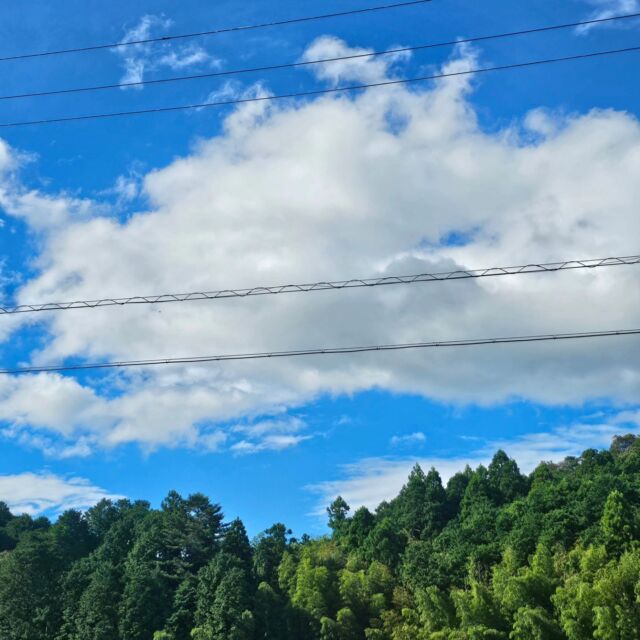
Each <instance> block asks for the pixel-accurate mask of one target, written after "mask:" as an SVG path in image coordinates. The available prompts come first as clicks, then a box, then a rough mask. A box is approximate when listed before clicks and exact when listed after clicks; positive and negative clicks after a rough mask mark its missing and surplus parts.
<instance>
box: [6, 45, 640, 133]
mask: <svg viewBox="0 0 640 640" xmlns="http://www.w3.org/2000/svg"><path fill="white" fill-rule="evenodd" d="M638 51H640V46H636V47H625V48H623V49H609V50H607V51H595V52H591V53H581V54H577V55H573V56H562V57H557V58H546V59H544V60H531V61H528V62H516V63H512V64H505V65H497V66H493V67H479V68H476V69H469V70H466V71H452V72H448V73H438V74H434V75H430V76H419V77H415V78H404V79H401V80H385V81H382V82H375V83H370V84H359V85H351V86H346V87H334V88H330V89H314V90H311V91H300V92H297V93H285V94H278V95H272V96H257V97H254V98H237V99H234V100H220V101H216V102H203V103H199V104H188V105H179V106H173V107H153V108H149V109H140V110H133V111H115V112H109V113H92V114H87V115H80V116H63V117H59V118H45V119H40V120H23V121H18V122H3V123H0V128H3V129H8V128H12V127H25V126H29V125H38V124H55V123H63V122H79V121H83V120H99V119H103V118H117V117H124V116H137V115H146V114H152V113H168V112H172V111H187V110H193V109H204V108H209V107H225V106H231V105H238V104H246V103H249V102H272V101H275V100H285V99H292V98H308V97H312V96H319V95H325V94H333V93H340V92H343V91H344V92H351V91H360V90H363V89H373V88H378V87H389V86H394V85H403V84H410V83H415V82H425V81H427V80H439V79H442V78H452V77H457V76H468V75H475V74H480V73H488V72H491V71H506V70H509V69H524V68H528V67H534V66H538V65H546V64H554V63H558V62H571V61H576V60H586V59H590V58H597V57H600V56H611V55H617V54H622V53H632V52H638Z"/></svg>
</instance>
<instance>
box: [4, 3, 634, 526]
mask: <svg viewBox="0 0 640 640" xmlns="http://www.w3.org/2000/svg"><path fill="white" fill-rule="evenodd" d="M373 4H375V3H364V2H360V3H358V2H355V0H353V1H352V0H349V2H347V1H346V0H341V1H338V0H325V1H324V2H322V3H319V2H317V0H313V1H312V0H305V1H304V2H300V1H298V2H293V1H289V0H281V1H280V2H278V3H275V4H274V3H266V2H243V3H239V2H236V1H224V0H223V1H220V2H217V3H205V4H203V3H200V2H196V1H195V0H184V1H183V2H181V3H179V6H178V5H176V4H175V3H172V2H168V1H162V0H154V2H150V1H146V0H141V1H139V2H136V3H123V2H111V3H98V2H96V1H94V0H90V1H88V2H87V1H86V0H85V1H83V2H79V1H78V0H68V1H67V2H65V3H63V4H60V3H56V5H55V6H54V5H53V4H52V3H50V2H46V1H44V0H42V1H41V0H32V2H31V3H30V5H29V11H28V12H27V13H25V11H24V7H23V6H22V3H20V2H18V0H7V1H6V2H4V3H3V4H2V7H0V34H1V36H2V38H1V41H2V43H3V44H2V50H1V51H0V57H4V56H11V55H16V54H21V53H31V52H35V51H47V50H53V49H64V48H71V47H81V46H85V45H91V44H100V43H114V42H120V41H123V40H131V39H145V38H149V37H156V36H161V35H165V34H177V33H190V32H198V31H203V30H210V29H217V28H223V27H231V26H238V25H247V24H256V23H263V22H271V21H274V20H282V19H288V18H292V17H301V16H306V15H317V14H319V13H331V12H333V11H344V10H346V9H350V8H361V7H364V6H372V5H373ZM636 11H640V5H639V3H638V2H636V1H635V0H615V1H604V0H568V1H567V2H563V3H557V2H552V1H551V0H533V1H531V2H527V3H510V2H505V1H504V0H486V1H485V2H482V3H469V2H462V1H460V0H433V1H432V2H430V3H425V4H422V5H416V6H411V7H404V8H397V9H394V10H387V11H380V12H377V13H369V14H360V15H355V16H350V17H339V18H338V17H336V18H332V19H326V20H318V21H310V22H305V23H300V24H294V25H288V26H281V27H271V28H266V29H260V30H252V31H244V32H235V33H227V34H222V35H218V36H215V37H200V38H194V39H185V40H176V41H171V42H163V43H156V44H147V45H136V46H130V47H122V48H108V49H103V50H99V51H93V52H86V53H77V54H66V55H59V56H50V57H37V58H30V59H26V60H15V61H0V65H2V78H3V82H2V89H1V93H2V96H10V95H14V94H19V93H30V92H38V91H46V90H50V89H59V88H69V87H79V86H86V85H95V84H115V85H118V86H117V87H116V88H115V89H112V90H108V91H106V90H105V91H99V92H89V93H80V94H66V95H59V96H48V97H39V98H29V99H26V98H23V99H4V100H0V125H2V124H6V123H11V122H17V121H26V120H38V119H48V118H56V117H64V116H73V115H83V114H92V113H106V112H113V111H123V110H124V111H126V110H138V109H145V108H155V107H166V106H175V105H185V104H198V103H203V102H212V101H219V100H240V99H246V98H253V97H267V96H270V95H278V94H290V93H296V92H305V91H315V90H320V89H328V88H335V87H341V86H346V85H352V84H369V83H379V82H386V81H388V80H395V79H402V78H410V77H415V76H421V75H432V74H439V73H445V74H446V73H457V72H464V71H468V70H471V69H475V68H479V67H486V66H494V65H507V64H512V63H519V62H526V61H530V60H539V59H545V58H551V57H559V56H570V55H576V54H581V53H587V52H592V51H602V50H607V49H619V48H623V47H634V46H637V45H639V44H640V42H639V41H638V38H639V37H640V18H639V19H637V20H626V21H623V22H619V23H615V24H614V23H609V24H606V25H599V26H592V27H589V28H581V29H575V28H573V29H567V30H563V31H554V32H546V33H543V34H536V35H528V36H521V37H518V38H510V39H502V40H491V41H484V42H481V43H478V44H473V45H460V44H458V45H455V46H448V47H442V48H437V49H425V50H422V51H418V52H414V53H412V54H393V55H388V56H380V57H376V58H373V59H363V58H361V59H358V60H356V61H353V60H351V61H346V62H333V63H326V64H319V65H310V66H307V67H301V68H297V69H286V70H280V71H273V72H260V73H252V74H249V73H247V74H242V75H236V76H224V77H217V78H208V79H202V80H194V81H188V82H180V83H169V84H157V85H151V86H145V87H140V86H138V87H124V86H120V85H122V84H126V83H131V82H137V81H140V80H149V79H159V78H167V77H172V76H176V75H178V76H179V75H191V74H202V73H210V72H213V71H224V70H229V69H239V68H246V67H255V66H267V65H277V64H282V63H288V62H296V61H305V60H306V61H309V60H318V59H324V58H333V57H340V56H346V55H353V54H355V53H362V52H367V51H383V50H387V49H391V48H397V47H403V46H413V45H419V44H427V43H432V42H441V41H456V40H458V39H461V38H469V37H475V36H483V35H490V34H495V33H501V32H507V31H517V30H521V29H528V28H534V27H541V26H547V25H553V24H561V23H567V22H574V21H579V20H585V19H589V18H593V17H607V16H611V15H618V14H622V13H631V12H636ZM639 59H640V53H634V52H631V53H627V54H622V55H617V56H605V57H601V58H592V59H589V60H582V61H576V62H572V63H559V64H555V65H547V66H537V67H530V68H526V69H514V70H511V71H500V72H494V73H484V74H479V75H457V76H453V77H449V78H446V79H441V80H437V81H429V82H422V83H413V84H396V85H391V86H387V87H383V88H372V89H368V90H364V91H359V92H355V93H345V92H342V93H341V92H337V93H330V94H326V95H316V96H313V97H307V98H297V99H293V98H292V99H287V100H278V101H271V102H270V101H266V100H265V101H259V102H247V103H243V104H238V105H231V106H227V107H223V108H206V109H193V110H189V111H175V112H171V113H157V114H150V115H144V116H143V115H140V116H130V117H120V118H111V119H99V120H89V121H83V122H67V123H58V124H42V125H31V126H24V127H4V126H2V127H0V258H1V259H0V297H1V298H2V303H3V304H4V305H8V306H10V305H15V304H26V303H44V302H51V301H69V300H82V299H96V298H102V297H111V296H114V297H121V296H131V295H153V294H163V293H180V292H189V291H198V290H214V289H221V288H229V287H234V288H235V287H251V286H255V285H275V284H284V283H292V282H315V281H319V280H333V279H335V280H342V279H347V278H352V277H363V278H364V277H381V276H387V275H404V274H410V273H425V272H435V271H448V270H454V269H472V268H482V267H492V266H510V265H518V264H526V263H530V262H554V261H559V260H565V259H589V258H604V257H610V256H630V255H637V254H638V253H640V252H639V251H638V237H640V215H638V210H637V203H638V201H639V200H640V182H639V181H638V179H637V176H638V174H639V172H640V120H639V118H640V93H639V92H638V90H637V77H636V76H637V74H636V73H635V69H636V68H637V64H638V60H639ZM639 269H640V267H638V266H623V267H608V268H602V269H594V270H585V271H570V272H563V273H554V274H538V275H532V274H529V275H525V276H513V277H504V278H489V279H484V280H466V281H459V282H449V283H431V284H416V285H411V286H401V287H400V286H399V287H380V288H376V289H358V290H350V291H337V292H316V293H308V294H297V295H281V296H259V297H253V298H247V299H242V300H218V301H199V302H189V303H184V304H167V305H155V306H154V305H140V306H129V307H108V308H101V309H91V310H71V311H64V312H45V313H37V314H21V315H13V316H3V317H0V363H1V364H2V367H5V368H11V367H21V366H29V365H31V366H49V365H56V364H61V363H82V362H108V361H114V360H133V359H146V358H172V357H180V356H200V355H212V354H223V353H248V352H258V351H278V350H288V349H302V348H313V347H340V346H353V345H363V344H389V343H404V342H419V341H426V340H452V339H461V338H480V337H497V336H512V335H530V334H541V333H563V332H578V331H601V330H612V329H634V328H638V327H640V287H639V286H638V285H639V284H640V271H639ZM639 431H640V340H638V338H637V337H632V336H631V337H614V338H601V339H593V340H582V341H575V342H567V343H558V342H554V343H537V344H519V345H514V344H512V345H497V346H478V347H466V348H463V349H460V348H458V349H439V350H437V349H434V350H408V351H402V352H390V353H359V354H350V355H334V356H316V357H313V356H307V357H300V358H291V359H280V360H263V361H241V362H219V363H203V364H189V365H166V366H158V367H150V368H146V369H140V368H137V369H136V368H131V369H126V370H124V369H123V370H119V369H111V370H103V371H83V372H76V373H75V374H74V373H72V372H66V373H36V374H28V375H26V374H22V375H6V374H5V375H2V376H0V500H4V501H6V502H7V503H8V504H9V505H10V506H11V508H12V509H13V510H14V511H15V512H17V513H19V512H27V513H31V514H34V515H35V514H45V515H48V516H49V517H52V518H55V517H56V516H57V515H58V514H59V513H61V512H62V511H63V510H65V509H68V508H86V507H88V506H90V505H91V504H94V503H95V502H96V501H97V500H100V499H101V498H103V497H113V498H116V497H127V498H130V499H147V500H149V501H150V502H151V503H152V504H153V505H154V506H157V505H159V503H160V501H161V500H162V498H163V497H164V496H165V495H166V494H167V493H168V491H169V490H171V489H176V490H178V491H179V492H181V493H184V494H188V493H191V492H195V491H202V492H204V493H206V494H207V495H209V496H210V497H211V499H212V500H214V501H216V502H219V503H221V504H222V507H223V510H224V513H225V514H226V516H227V517H228V518H233V517H236V516H239V517H241V518H242V519H243V521H244V522H245V524H246V525H247V528H248V530H249V531H250V533H251V534H257V533H258V532H259V531H261V530H263V529H265V528H267V527H268V526H270V525H271V524H273V523H274V522H284V523H285V524H287V525H288V526H289V527H291V528H292V529H293V530H294V532H295V533H297V534H301V533H303V532H309V533H312V534H320V533H322V532H323V531H324V530H325V520H326V519H325V517H324V509H325V508H326V506H327V504H328V503H329V502H330V501H331V500H332V499H333V498H334V497H335V496H337V495H339V494H341V495H343V496H344V497H345V499H346V500H347V502H348V503H349V504H350V505H351V506H352V508H356V507H358V506H361V505H366V506H369V507H371V508H375V506H376V505H377V504H378V503H379V502H380V501H382V500H385V499H389V498H391V497H393V495H395V493H397V491H398V490H399V489H400V487H401V486H402V484H403V482H404V480H405V478H406V476H407V474H408V472H409V470H410V469H411V467H412V466H413V465H414V464H415V463H416V462H418V463H420V464H421V465H423V466H425V467H430V466H432V465H434V466H436V467H437V468H438V469H439V471H440V472H441V475H442V476H443V478H444V479H445V480H446V479H447V478H448V477H449V476H450V475H451V474H453V473H455V472H456V471H458V470H460V469H462V468H463V467H464V465H466V464H470V465H472V466H473V465H478V464H482V463H486V462H487V461H489V460H490V459H491V456H492V454H493V452H495V450H496V449H497V448H503V449H504V450H505V451H506V452H507V453H508V454H509V455H511V456H513V457H514V458H515V459H516V460H517V462H518V464H519V465H520V467H521V469H522V470H523V471H525V472H529V471H531V470H532V469H533V468H534V467H535V466H536V464H537V463H538V462H540V461H541V460H559V459H562V458H563V457H565V456H567V455H576V454H579V453H580V452H581V451H582V450H584V449H585V448H588V447H595V448H603V447H607V446H608V445H609V443H610V441H611V438H612V437H613V436H615V435H616V434H623V433H637V432H639Z"/></svg>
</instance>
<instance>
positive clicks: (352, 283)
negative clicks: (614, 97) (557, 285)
mask: <svg viewBox="0 0 640 640" xmlns="http://www.w3.org/2000/svg"><path fill="white" fill-rule="evenodd" d="M634 264H640V255H637V256H621V257H615V258H595V259H594V258H592V259H589V260H565V261H563V262H547V263H538V264H527V265H519V266H513V267H490V268H488V269H466V270H463V269H458V270H456V271H446V272H437V273H418V274H413V275H408V276H384V277H380V278H353V279H351V280H333V281H328V282H314V283H306V284H284V285H275V286H259V287H251V288H245V289H219V290H217V291H197V292H191V293H165V294H162V295H155V296H130V297H126V298H102V299H100V300H75V301H72V302H46V303H41V304H23V305H19V306H15V307H0V315H11V314H16V313H33V312H37V311H66V310H69V309H95V308H96V307H110V306H125V305H135V304H160V303H164V302H191V301H194V300H220V299H225V298H247V297H249V296H263V295H276V294H280V293H308V292H312V291H335V290H342V289H355V288H359V287H379V286H384V285H395V284H416V283H418V282H442V281H445V280H463V279H469V278H487V277H493V276H508V275H519V274H526V273H550V272H556V271H566V270H572V269H596V268H599V267H613V266H624V265H634Z"/></svg>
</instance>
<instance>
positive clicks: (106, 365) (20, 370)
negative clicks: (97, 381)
mask: <svg viewBox="0 0 640 640" xmlns="http://www.w3.org/2000/svg"><path fill="white" fill-rule="evenodd" d="M631 335H640V329H621V330H617V331H590V332H584V333H556V334H547V335H534V336H512V337H508V338H472V339H466V340H439V341H433V342H410V343H405V344H383V345H372V346H364V347H332V348H316V349H296V350H291V351H268V352H262V353H236V354H227V355H217V356H192V357H184V358H158V359H152V360H121V361H119V362H95V363H83V364H68V365H63V364H61V365H53V366H49V367H17V368H15V369H0V374H5V375H18V374H24V373H53V372H62V371H83V370H86V369H115V368H123V367H149V366H155V365H161V364H199V363H204V362H222V361H226V360H258V359H266V358H292V357H298V356H316V355H317V356H319V355H337V354H346V353H364V352H367V351H402V350H408V349H433V348H442V347H471V346H478V345H489V344H493V345H496V344H514V343H525V342H546V341H560V340H578V339H583V338H605V337H613V336H631Z"/></svg>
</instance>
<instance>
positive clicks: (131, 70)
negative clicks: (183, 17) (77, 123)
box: [114, 15, 221, 88]
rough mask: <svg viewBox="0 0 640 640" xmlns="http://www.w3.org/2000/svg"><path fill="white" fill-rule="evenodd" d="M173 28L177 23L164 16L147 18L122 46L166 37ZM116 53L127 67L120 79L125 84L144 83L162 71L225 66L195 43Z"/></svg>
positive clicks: (133, 47)
mask: <svg viewBox="0 0 640 640" xmlns="http://www.w3.org/2000/svg"><path fill="white" fill-rule="evenodd" d="M172 25H173V21H172V20H170V19H168V18H166V17H164V16H156V15H145V16H143V17H142V18H141V19H140V21H139V22H138V24H137V25H136V26H135V27H133V28H132V29H129V30H128V31H127V32H126V34H125V35H124V37H123V38H122V41H121V42H123V43H125V42H137V41H140V40H147V39H149V38H152V37H154V36H155V35H156V34H162V33H166V32H167V30H168V29H169V28H170V27H171V26H172ZM114 51H115V52H116V54H117V55H118V56H120V57H121V58H122V64H123V67H124V71H123V75H122V77H121V79H120V83H121V84H130V83H136V82H142V81H143V80H144V79H145V75H146V74H147V73H149V72H152V71H156V70H158V69H162V68H168V69H171V70H173V71H181V70H184V69H187V68H189V67H194V66H203V65H207V66H209V67H218V66H219V65H220V62H221V61H220V60H219V59H217V58H215V57H214V56H212V55H211V54H210V53H209V52H208V51H206V50H205V49H204V48H203V47H202V46H200V45H195V44H192V43H188V44H180V45H177V44H175V43H173V42H154V43H142V44H132V45H130V46H127V47H119V48H116V49H114ZM136 88H141V87H136Z"/></svg>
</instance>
